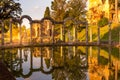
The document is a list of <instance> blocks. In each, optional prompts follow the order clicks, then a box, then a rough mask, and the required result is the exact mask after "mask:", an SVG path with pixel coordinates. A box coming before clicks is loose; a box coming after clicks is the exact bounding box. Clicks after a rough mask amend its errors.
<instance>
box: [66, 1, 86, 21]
mask: <svg viewBox="0 0 120 80" xmlns="http://www.w3.org/2000/svg"><path fill="white" fill-rule="evenodd" d="M68 5H69V6H68V12H69V17H72V18H74V20H76V21H84V20H86V18H85V17H86V9H85V8H86V1H85V0H69V1H68Z"/></svg>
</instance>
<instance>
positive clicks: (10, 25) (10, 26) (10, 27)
mask: <svg viewBox="0 0 120 80" xmlns="http://www.w3.org/2000/svg"><path fill="white" fill-rule="evenodd" d="M9 29H10V43H11V44H12V19H10V24H9Z"/></svg>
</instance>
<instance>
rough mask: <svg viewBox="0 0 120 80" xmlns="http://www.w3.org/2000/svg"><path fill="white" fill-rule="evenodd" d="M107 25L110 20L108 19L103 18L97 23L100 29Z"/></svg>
mask: <svg viewBox="0 0 120 80" xmlns="http://www.w3.org/2000/svg"><path fill="white" fill-rule="evenodd" d="M107 24H108V18H106V17H103V18H101V19H100V20H99V21H98V23H97V25H98V26H100V27H104V26H105V25H107Z"/></svg>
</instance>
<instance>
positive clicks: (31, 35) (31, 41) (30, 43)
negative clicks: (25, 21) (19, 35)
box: [30, 22, 32, 44]
mask: <svg viewBox="0 0 120 80" xmlns="http://www.w3.org/2000/svg"><path fill="white" fill-rule="evenodd" d="M30 44H32V22H30Z"/></svg>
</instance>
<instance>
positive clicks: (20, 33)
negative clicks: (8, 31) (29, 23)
mask: <svg viewBox="0 0 120 80" xmlns="http://www.w3.org/2000/svg"><path fill="white" fill-rule="evenodd" d="M19 30H20V32H19V35H20V36H19V38H20V44H22V30H21V23H20V29H19Z"/></svg>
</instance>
